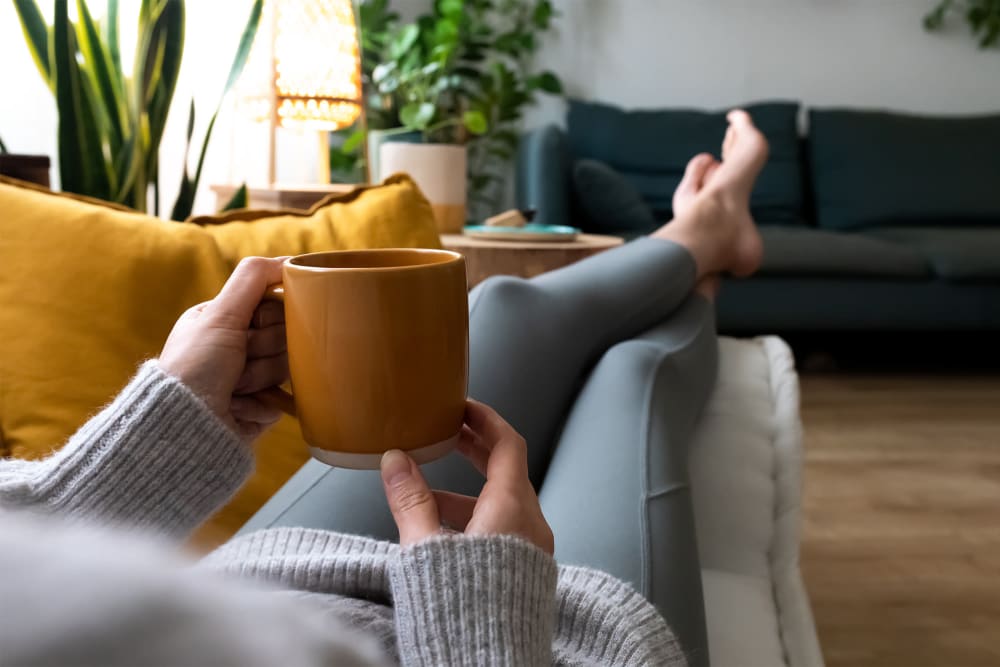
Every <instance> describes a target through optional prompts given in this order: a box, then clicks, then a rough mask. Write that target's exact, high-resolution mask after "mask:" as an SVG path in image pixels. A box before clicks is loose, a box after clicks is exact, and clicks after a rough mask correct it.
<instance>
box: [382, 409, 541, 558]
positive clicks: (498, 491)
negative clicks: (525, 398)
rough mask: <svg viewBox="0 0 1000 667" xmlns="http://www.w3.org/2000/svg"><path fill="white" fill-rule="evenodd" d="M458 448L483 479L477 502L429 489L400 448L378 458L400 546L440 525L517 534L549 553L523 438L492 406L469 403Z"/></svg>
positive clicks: (437, 529)
mask: <svg viewBox="0 0 1000 667" xmlns="http://www.w3.org/2000/svg"><path fill="white" fill-rule="evenodd" d="M458 450H459V451H460V452H461V453H462V454H463V455H464V456H465V457H466V458H468V459H469V461H470V462H471V463H472V465H474V466H475V467H476V469H477V470H479V472H480V473H482V474H483V476H485V477H486V484H485V485H484V486H483V490H482V491H481V492H480V494H479V497H478V498H473V497H471V496H465V495H461V494H457V493H451V492H448V491H432V490H431V489H430V488H429V487H428V486H427V482H426V481H425V480H424V477H423V475H422V474H421V473H420V468H419V467H418V466H417V465H416V464H415V463H414V462H413V461H412V460H411V459H410V457H408V456H407V455H406V454H404V453H403V452H401V451H399V450H393V451H390V452H387V453H386V454H385V455H384V456H383V457H382V484H383V486H384V487H385V495H386V498H387V499H388V501H389V509H390V510H391V511H392V516H393V519H395V521H396V526H397V527H398V528H399V543H400V544H401V545H402V546H406V545H409V544H413V543H415V542H419V541H421V540H423V539H426V538H428V537H430V536H432V535H436V534H439V533H441V532H442V522H444V523H445V524H446V525H447V526H448V527H450V528H452V529H454V530H457V531H460V532H464V533H465V534H466V535H518V536H520V537H522V538H524V539H525V540H527V541H529V542H531V543H532V544H534V545H535V546H537V547H538V548H540V549H542V550H543V551H545V552H546V553H548V554H550V555H551V554H552V553H553V550H554V548H555V547H554V539H553V536H552V529H551V528H549V524H548V522H547V521H546V520H545V517H544V516H543V514H542V509H541V506H540V505H539V504H538V496H537V495H536V494H535V490H534V488H533V487H532V486H531V481H530V480H529V479H528V458H527V445H526V444H525V442H524V438H522V437H521V436H520V434H518V433H517V431H515V430H514V428H513V427H512V426H511V425H510V424H508V423H507V422H506V421H504V419H503V418H502V417H501V416H500V415H498V414H497V413H496V411H494V410H493V409H492V408H490V407H488V406H486V405H484V404H482V403H478V402H476V401H472V400H470V401H468V403H467V404H466V409H465V425H464V426H463V427H462V433H461V437H460V439H459V443H458Z"/></svg>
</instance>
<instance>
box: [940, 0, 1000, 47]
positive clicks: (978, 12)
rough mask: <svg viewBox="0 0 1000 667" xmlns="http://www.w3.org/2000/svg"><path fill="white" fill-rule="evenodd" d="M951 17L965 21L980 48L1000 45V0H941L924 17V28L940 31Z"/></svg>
mask: <svg viewBox="0 0 1000 667" xmlns="http://www.w3.org/2000/svg"><path fill="white" fill-rule="evenodd" d="M949 15H954V16H961V17H963V18H964V19H965V22H966V23H968V25H969V30H970V31H971V32H972V35H973V37H975V38H976V40H977V41H978V42H979V47H980V48H982V49H986V48H989V47H991V46H996V45H997V44H1000V0H939V2H938V3H937V5H936V6H935V7H934V9H932V10H931V11H930V13H929V14H927V15H926V16H925V17H924V27H925V28H926V29H927V30H938V29H940V28H941V27H943V26H944V24H945V22H946V20H947V19H948V17H949Z"/></svg>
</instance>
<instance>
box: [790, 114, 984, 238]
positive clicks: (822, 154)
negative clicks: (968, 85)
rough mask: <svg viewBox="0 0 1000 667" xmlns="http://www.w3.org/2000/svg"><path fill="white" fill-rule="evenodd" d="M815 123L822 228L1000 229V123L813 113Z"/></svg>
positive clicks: (812, 136) (813, 150)
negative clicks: (923, 227)
mask: <svg viewBox="0 0 1000 667" xmlns="http://www.w3.org/2000/svg"><path fill="white" fill-rule="evenodd" d="M809 119H810V120H809V142H810V150H809V155H810V164H811V167H812V182H813V188H814V192H815V200H816V209H817V210H816V212H817V222H818V224H819V226H820V227H826V228H829V229H858V228H861V227H868V226H873V225H882V226H884V225H900V226H914V225H921V226H922V225H932V226H933V225H936V226H950V225H969V224H977V225H978V224H993V225H1000V190H998V188H997V184H998V183H1000V159H998V155H1000V115H993V116H966V117H959V116H951V117H945V116H939V117H931V116H912V115H905V114H898V113H889V112H882V111H848V110H813V111H811V112H810V114H809Z"/></svg>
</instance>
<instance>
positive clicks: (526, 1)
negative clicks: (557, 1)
mask: <svg viewBox="0 0 1000 667" xmlns="http://www.w3.org/2000/svg"><path fill="white" fill-rule="evenodd" d="M553 16H554V11H553V8H552V3H551V2H550V0H436V1H435V2H434V5H433V8H432V11H431V12H430V13H427V14H424V15H422V16H420V17H418V18H417V20H416V21H415V22H414V23H412V24H408V25H400V23H399V17H398V15H397V14H395V13H394V12H392V11H391V10H390V9H389V2H388V0H363V1H362V3H361V5H360V26H361V43H362V52H363V55H362V78H363V82H364V85H365V95H366V111H367V116H368V125H369V127H370V128H371V129H372V130H376V131H379V132H381V133H383V134H386V133H388V134H390V135H391V134H397V135H398V134H404V133H413V132H417V133H419V134H420V135H422V139H423V141H425V142H430V143H446V144H457V145H464V146H467V148H468V157H469V159H468V164H469V169H468V177H469V185H470V197H469V199H470V203H472V204H473V209H474V211H475V210H476V209H478V212H479V213H483V212H488V211H491V210H495V208H496V206H497V204H498V202H499V198H500V196H501V195H502V194H503V192H502V186H503V183H504V180H505V179H504V172H505V165H506V163H507V162H509V160H510V159H511V158H512V157H513V155H514V151H515V148H516V143H517V136H518V129H519V124H520V121H521V118H522V114H523V111H524V108H525V107H526V106H528V105H530V104H532V103H533V102H534V101H535V99H536V95H537V94H538V93H539V92H545V93H553V94H559V93H561V92H562V85H561V83H560V81H559V79H558V77H556V76H555V75H554V74H553V73H551V72H540V73H536V72H534V71H533V69H532V66H531V61H532V59H533V56H534V54H535V52H536V51H537V48H538V45H539V41H540V36H541V35H542V34H544V33H545V32H547V31H548V30H549V29H550V28H551V24H552V19H553ZM356 137H357V135H356V134H355V135H352V136H351V137H350V138H348V139H347V140H346V141H345V142H344V144H343V145H342V147H341V148H340V149H339V150H334V157H333V160H334V161H335V162H336V163H337V164H339V165H341V166H345V165H348V164H349V163H350V158H351V157H353V156H356V155H357V154H358V153H359V152H360V151H359V144H360V141H359V140H358V139H357V138H356ZM370 153H374V151H370ZM371 157H373V158H374V157H377V156H375V155H372V156H371ZM377 176H378V174H377V173H375V174H373V177H377Z"/></svg>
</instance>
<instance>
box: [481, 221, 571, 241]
mask: <svg viewBox="0 0 1000 667" xmlns="http://www.w3.org/2000/svg"><path fill="white" fill-rule="evenodd" d="M464 233H465V235H466V236H468V237H470V238H476V239H488V240H491V241H563V242H565V241H573V240H575V239H576V237H577V235H579V234H580V230H579V229H577V228H576V227H568V226H566V225H539V224H528V225H525V226H523V227H500V226H488V225H466V226H465V229H464Z"/></svg>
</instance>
